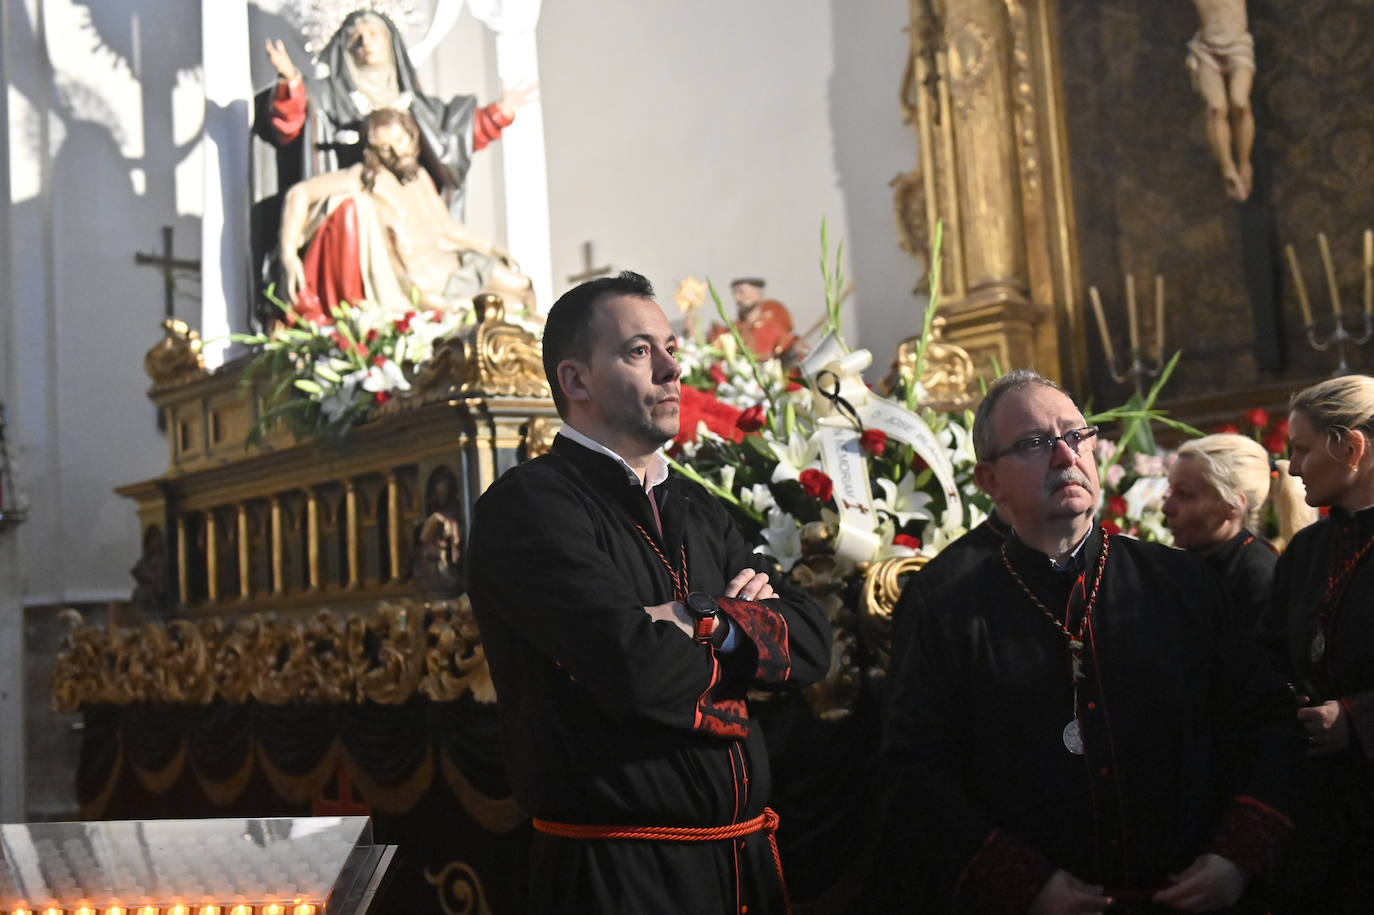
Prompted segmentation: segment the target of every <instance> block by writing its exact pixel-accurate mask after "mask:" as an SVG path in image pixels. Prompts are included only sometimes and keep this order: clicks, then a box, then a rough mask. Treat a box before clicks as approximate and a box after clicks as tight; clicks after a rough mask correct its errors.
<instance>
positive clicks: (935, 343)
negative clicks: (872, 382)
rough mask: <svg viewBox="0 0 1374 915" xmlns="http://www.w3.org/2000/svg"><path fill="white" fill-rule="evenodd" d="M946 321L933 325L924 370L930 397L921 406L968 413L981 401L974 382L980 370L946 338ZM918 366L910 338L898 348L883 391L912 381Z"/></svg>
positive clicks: (911, 338)
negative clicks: (967, 411) (906, 381)
mask: <svg viewBox="0 0 1374 915" xmlns="http://www.w3.org/2000/svg"><path fill="white" fill-rule="evenodd" d="M944 327H945V319H944V318H942V317H937V318H935V319H934V320H932V321H931V322H930V344H929V345H928V346H927V347H926V361H925V367H924V368H923V369H922V371H921V386H922V387H924V388H925V390H926V396H925V397H924V398H923V399H922V400H921V406H923V407H930V408H931V409H932V410H944V411H947V412H953V411H957V410H966V409H968V408H970V407H972V406H973V405H974V404H975V403H976V402H977V400H978V395H977V394H976V393H975V392H974V382H975V381H976V380H977V378H978V370H977V368H976V367H975V366H974V363H973V357H971V356H970V355H969V354H968V350H966V349H964V348H963V347H962V346H956V345H955V344H953V343H946V342H944V340H943V339H942V335H943V332H944ZM915 364H916V338H915V337H909V338H907V339H906V340H903V341H902V342H901V343H900V344H899V345H898V346H897V352H896V353H894V354H893V356H892V368H891V369H890V370H889V371H888V373H887V377H886V378H884V379H883V380H882V382H881V383H880V384H879V386H878V390H879V392H881V393H882V394H884V395H889V394H891V393H892V392H893V391H895V390H897V389H898V387H899V386H900V385H899V382H900V381H901V379H903V378H909V377H910V376H911V373H912V371H913V370H914V369H915Z"/></svg>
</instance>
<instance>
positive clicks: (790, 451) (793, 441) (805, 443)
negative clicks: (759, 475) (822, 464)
mask: <svg viewBox="0 0 1374 915" xmlns="http://www.w3.org/2000/svg"><path fill="white" fill-rule="evenodd" d="M764 441H766V442H768V447H769V448H770V449H772V451H773V456H774V457H776V458H777V459H778V466H777V467H774V468H773V482H774V483H781V482H782V481H783V480H795V479H797V478H798V477H800V476H801V472H802V471H803V470H805V469H806V468H808V467H811V466H813V465H814V464H815V463H816V459H817V458H819V457H820V454H821V448H820V443H819V442H818V441H817V440H816V437H815V436H814V435H813V436H803V435H802V434H801V433H799V432H797V431H796V430H795V429H794V430H792V434H791V435H790V436H788V438H787V441H786V442H782V441H779V440H778V439H775V438H773V437H772V436H765V438H764Z"/></svg>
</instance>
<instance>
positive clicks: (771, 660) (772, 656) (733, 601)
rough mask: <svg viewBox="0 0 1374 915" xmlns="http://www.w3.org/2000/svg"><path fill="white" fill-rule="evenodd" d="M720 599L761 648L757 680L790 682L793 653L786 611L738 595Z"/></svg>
mask: <svg viewBox="0 0 1374 915" xmlns="http://www.w3.org/2000/svg"><path fill="white" fill-rule="evenodd" d="M716 603H717V604H719V605H720V609H721V611H722V612H724V613H725V614H726V615H727V616H729V617H730V619H731V620H732V621H733V622H734V623H735V625H737V626H739V628H740V634H741V635H743V636H746V637H747V638H748V639H749V641H751V642H753V643H754V647H755V648H756V649H757V650H758V663H757V665H756V667H755V668H754V680H756V681H757V682H759V683H785V682H787V678H788V677H790V676H791V675H792V654H791V651H790V650H789V649H788V646H787V620H786V619H784V618H783V615H782V614H781V613H778V612H777V611H776V610H773V609H771V608H770V607H768V606H767V605H765V604H762V603H760V602H758V601H752V600H741V599H739V598H737V597H718V598H716Z"/></svg>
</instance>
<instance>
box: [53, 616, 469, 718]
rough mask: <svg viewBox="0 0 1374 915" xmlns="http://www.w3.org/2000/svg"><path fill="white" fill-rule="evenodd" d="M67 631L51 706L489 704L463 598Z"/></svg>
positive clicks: (77, 623)
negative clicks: (298, 615) (466, 700)
mask: <svg viewBox="0 0 1374 915" xmlns="http://www.w3.org/2000/svg"><path fill="white" fill-rule="evenodd" d="M62 620H63V622H64V623H65V624H66V626H67V627H68V631H67V633H66V634H65V635H64V637H63V642H62V650H61V652H60V654H59V656H58V659H57V664H56V665H55V667H54V670H53V686H52V697H51V698H52V707H53V709H54V710H55V711H57V712H59V713H61V714H70V713H72V712H75V711H77V710H79V709H80V708H81V707H82V706H85V705H133V704H171V705H208V704H210V703H211V702H214V701H215V700H217V699H219V700H223V701H226V702H231V703H243V702H248V701H250V700H253V701H257V702H261V703H263V704H265V705H287V704H291V703H320V704H341V703H350V702H377V703H381V704H384V705H399V704H401V703H403V702H407V701H409V700H410V699H412V698H414V697H416V696H417V695H422V696H425V697H428V698H429V699H431V700H434V701H436V702H447V701H451V700H453V699H456V698H458V697H459V696H461V695H463V694H465V693H471V694H472V696H473V698H475V699H477V700H478V701H479V702H494V701H495V700H496V692H495V689H494V687H493V686H492V683H491V675H490V673H489V671H488V670H487V662H486V654H485V652H484V651H483V649H482V644H481V639H480V637H479V634H478V630H477V621H476V620H475V619H474V618H473V615H472V607H471V605H470V604H469V603H468V599H467V596H466V595H464V596H462V597H459V598H457V599H455V600H449V601H441V602H435V603H419V602H416V601H413V600H396V601H387V602H383V603H380V604H378V605H377V606H376V607H375V608H374V609H373V610H372V611H371V612H368V613H350V614H340V613H335V612H333V611H330V610H320V611H318V612H317V613H315V614H314V615H313V616H312V617H310V618H308V619H304V620H289V619H281V618H278V617H275V616H272V615H270V614H253V615H251V616H246V617H241V618H237V619H223V618H218V617H215V618H207V619H203V620H200V621H198V622H192V621H190V620H174V621H172V622H170V623H167V624H166V625H155V624H149V625H145V626H142V627H139V628H130V629H121V628H115V629H107V628H102V627H94V626H87V625H85V624H84V623H83V622H82V620H81V616H80V614H78V613H76V612H75V611H72V610H68V611H64V613H63V615H62Z"/></svg>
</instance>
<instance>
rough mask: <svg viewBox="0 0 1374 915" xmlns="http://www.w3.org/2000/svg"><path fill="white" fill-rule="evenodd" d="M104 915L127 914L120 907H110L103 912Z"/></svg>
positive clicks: (126, 911) (127, 914)
mask: <svg viewBox="0 0 1374 915" xmlns="http://www.w3.org/2000/svg"><path fill="white" fill-rule="evenodd" d="M105 915H129V913H128V910H126V909H125V908H124V906H122V905H112V906H110V907H109V908H108V909H106V910H105Z"/></svg>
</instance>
